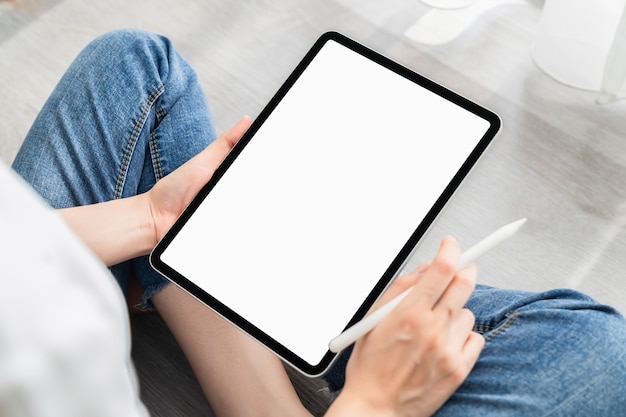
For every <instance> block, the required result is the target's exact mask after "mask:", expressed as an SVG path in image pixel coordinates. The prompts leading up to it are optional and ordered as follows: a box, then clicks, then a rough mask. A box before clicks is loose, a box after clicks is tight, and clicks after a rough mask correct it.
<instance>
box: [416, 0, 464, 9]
mask: <svg viewBox="0 0 626 417" xmlns="http://www.w3.org/2000/svg"><path fill="white" fill-rule="evenodd" d="M420 1H421V2H422V3H424V4H426V5H428V6H430V7H434V8H436V9H460V8H461V7H465V6H469V5H470V4H472V3H474V2H476V0H420Z"/></svg>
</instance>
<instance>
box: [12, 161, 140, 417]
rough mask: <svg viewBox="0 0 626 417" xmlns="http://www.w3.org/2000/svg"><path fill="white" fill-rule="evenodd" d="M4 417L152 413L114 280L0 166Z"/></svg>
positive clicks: (51, 213)
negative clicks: (142, 390)
mask: <svg viewBox="0 0 626 417" xmlns="http://www.w3.org/2000/svg"><path fill="white" fill-rule="evenodd" d="M0 415H2V416H6V417H9V416H10V417H13V416H16V417H17V416H19V417H31V416H37V417H41V416H46V417H47V416H63V417H74V416H76V417H78V416H80V417H84V416H90V417H105V416H107V417H120V416H125V417H126V416H147V415H148V412H147V410H146V408H145V407H144V405H143V404H142V403H141V401H140V399H139V394H138V385H137V381H136V375H135V370H134V367H133V365H132V362H131V359H130V326H129V321H128V313H127V309H126V306H125V303H124V299H123V296H122V294H121V291H120V290H119V287H118V286H117V284H116V282H115V280H114V278H113V277H112V275H111V274H110V273H109V271H108V269H107V268H105V266H104V265H102V264H101V262H100V261H99V260H98V259H97V258H96V257H95V256H94V255H93V254H92V253H91V252H90V251H89V250H88V249H87V248H86V247H85V246H84V245H83V244H82V243H81V242H80V241H79V239H78V238H77V237H75V236H74V235H73V233H72V232H71V231H70V230H69V228H68V227H67V226H66V225H65V223H64V221H63V220H62V218H61V217H60V216H59V215H58V214H57V213H56V212H55V211H54V210H52V209H50V208H49V207H48V206H47V205H46V204H45V202H43V201H42V200H41V199H40V198H39V197H38V196H37V195H36V194H35V193H34V192H33V191H32V190H31V189H30V187H29V186H28V185H27V184H26V183H25V182H23V181H22V179H21V178H19V177H18V176H17V175H16V174H15V173H14V172H12V171H11V170H10V169H9V168H7V167H6V166H5V165H4V164H2V163H0Z"/></svg>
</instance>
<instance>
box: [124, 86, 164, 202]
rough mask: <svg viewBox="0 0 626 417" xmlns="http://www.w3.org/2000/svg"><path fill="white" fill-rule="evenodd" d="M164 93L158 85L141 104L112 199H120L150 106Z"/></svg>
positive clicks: (162, 87) (162, 88)
mask: <svg viewBox="0 0 626 417" xmlns="http://www.w3.org/2000/svg"><path fill="white" fill-rule="evenodd" d="M164 91H165V86H164V85H163V84H159V85H158V86H157V87H156V89H154V90H153V91H152V92H151V93H150V95H149V96H148V98H147V99H146V101H145V102H144V104H143V107H142V109H141V113H140V115H139V118H138V119H137V122H136V123H135V126H134V127H133V130H132V132H131V134H130V138H129V140H128V143H127V144H126V149H124V154H123V155H122V162H121V165H120V169H119V171H118V174H117V181H116V182H115V191H114V194H113V198H114V199H119V198H122V191H123V190H124V183H125V182H126V174H127V172H128V167H129V166H130V160H131V158H132V156H133V152H134V151H135V145H136V144H137V140H138V139H139V134H140V133H141V130H142V129H143V126H144V124H145V123H146V119H147V117H148V114H149V113H150V109H151V108H152V105H153V104H154V102H155V101H156V100H157V99H158V98H159V96H160V95H161V94H163V92H164Z"/></svg>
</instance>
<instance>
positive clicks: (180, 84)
mask: <svg viewBox="0 0 626 417" xmlns="http://www.w3.org/2000/svg"><path fill="white" fill-rule="evenodd" d="M215 137H216V135H215V129H214V127H213V122H212V119H211V115H210V113H209V109H208V105H207V102H206V98H205V96H204V93H203V91H202V89H201V87H200V85H199V83H198V80H197V77H196V74H195V72H194V71H193V69H192V68H191V67H190V66H189V65H188V64H187V62H186V61H185V60H184V59H183V58H182V57H181V56H180V55H179V54H178V53H177V52H176V51H175V50H174V48H173V47H172V44H171V42H170V41H169V40H168V39H166V38H164V37H161V36H157V35H153V34H148V33H144V32H139V31H132V30H123V31H116V32H112V33H108V34H105V35H103V36H101V37H100V38H98V39H96V40H94V41H93V42H92V43H90V44H89V45H88V46H87V47H86V48H85V49H84V50H83V51H82V52H81V53H80V54H79V56H78V57H77V58H76V60H75V61H74V62H73V63H72V64H71V66H70V67H69V69H68V70H67V72H66V73H65V74H64V76H63V77H62V79H61V81H60V82H59V84H58V85H57V87H56V88H55V89H54V91H53V92H52V94H51V95H50V97H49V99H48V100H47V102H46V103H45V105H44V107H43V109H42V110H41V112H40V113H39V115H38V117H37V118H36V120H35V122H34V124H33V126H32V127H31V129H30V131H29V132H28V135H27V136H26V138H25V140H24V143H23V145H22V147H21V148H20V150H19V152H18V154H17V156H16V158H15V161H14V162H13V169H15V171H17V172H18V174H20V175H21V176H22V177H23V178H24V179H25V180H26V181H27V182H29V183H30V184H31V185H32V187H33V188H34V189H35V190H36V191H37V192H38V193H39V194H40V195H41V196H43V197H44V199H46V200H47V201H48V203H50V205H51V206H52V207H54V208H64V207H73V206H79V205H86V204H93V203H99V202H103V201H108V200H112V199H117V198H124V197H128V196H133V195H136V194H140V193H143V192H145V191H147V190H149V189H150V188H151V187H152V186H153V185H154V184H155V182H156V181H158V180H159V179H160V178H162V177H164V176H165V175H167V174H168V173H170V172H172V171H173V170H175V169H176V168H177V167H179V166H180V165H181V164H183V163H184V162H185V161H187V160H188V159H189V158H191V157H192V156H194V155H195V154H197V153H198V152H200V151H201V150H202V149H204V148H205V147H206V146H207V145H208V144H209V143H211V142H212V141H213V140H214V139H215ZM102 222H103V227H106V226H104V225H105V223H106V219H102ZM111 271H112V273H113V275H114V276H115V278H116V279H117V281H118V282H119V284H120V286H121V288H122V290H123V291H124V293H125V294H127V293H128V287H129V282H130V278H131V276H132V275H131V274H135V276H136V277H137V278H138V279H139V282H140V283H141V286H142V287H143V289H144V292H143V297H142V305H143V306H144V307H146V308H150V307H151V303H150V301H149V300H150V297H151V296H152V295H154V294H155V293H156V292H157V291H159V290H160V289H161V288H162V287H163V286H164V285H165V284H166V280H165V279H164V278H163V277H161V275H159V274H158V273H157V272H155V271H154V270H153V269H152V268H151V267H150V265H149V262H148V259H147V257H142V258H138V259H134V260H131V261H128V262H124V263H122V264H119V265H115V266H113V267H112V268H111Z"/></svg>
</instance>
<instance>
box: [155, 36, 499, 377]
mask: <svg viewBox="0 0 626 417" xmlns="http://www.w3.org/2000/svg"><path fill="white" fill-rule="evenodd" d="M331 40H332V41H335V42H337V43H339V44H341V45H343V46H345V47H347V48H349V49H351V50H353V51H355V52H357V53H359V54H361V55H363V56H365V57H367V58H368V59H370V60H372V61H374V62H376V63H378V64H380V65H382V66H383V67H385V68H387V69H389V70H391V71H393V72H395V73H397V74H399V75H401V76H403V77H404V78H406V79H408V80H410V81H412V82H415V83H417V84H419V85H420V86H422V87H424V88H426V89H428V90H430V91H431V92H433V93H435V94H437V95H439V96H441V97H443V98H445V99H446V100H448V101H450V102H452V103H455V104H456V105H458V106H460V107H462V108H464V109H466V110H468V111H470V112H471V113H474V114H475V115H477V116H479V117H481V118H482V119H484V120H486V121H487V122H488V123H489V128H488V129H487V131H486V133H485V134H484V136H483V137H482V139H481V140H480V141H479V142H478V145H476V146H475V148H474V149H473V151H472V152H471V153H470V155H469V156H468V158H467V159H466V160H465V162H464V163H463V164H462V165H461V166H460V168H459V170H458V171H457V173H456V175H455V176H454V178H453V179H452V181H451V182H450V183H449V184H448V186H447V187H446V188H445V190H444V191H443V193H442V194H441V196H440V197H439V199H438V200H437V201H436V202H435V204H434V205H433V206H432V208H431V209H430V211H429V212H428V214H427V215H426V216H425V217H424V219H423V220H422V222H421V223H420V224H419V226H418V227H417V228H416V230H415V231H414V232H413V234H412V235H411V237H410V238H409V240H408V241H407V242H406V244H405V245H404V247H403V248H402V250H400V251H399V253H398V254H397V256H396V258H395V259H394V260H393V261H392V262H391V264H390V265H389V268H388V269H387V271H386V272H385V274H384V275H383V276H382V277H381V279H380V281H379V282H378V284H377V285H376V286H375V287H374V288H373V289H372V291H371V293H370V295H369V296H368V297H367V298H366V299H365V300H364V302H363V304H362V306H361V308H359V309H358V311H356V312H355V314H354V316H353V318H352V320H351V321H350V323H349V324H348V325H347V326H346V327H349V326H351V325H352V324H354V323H356V322H357V321H359V320H360V319H361V318H362V317H363V316H364V315H365V313H366V312H367V311H368V310H369V308H370V307H371V305H372V304H373V303H374V302H375V301H376V299H377V298H378V297H379V296H380V294H381V293H382V292H383V291H384V290H385V288H386V287H387V286H388V284H389V282H390V281H391V280H392V279H393V278H394V276H395V274H396V273H397V271H398V270H399V269H400V268H401V267H402V265H403V264H404V262H405V261H406V259H407V258H408V257H409V256H410V254H411V252H412V250H413V248H414V247H415V245H416V244H417V243H418V242H419V240H420V239H421V237H422V236H423V235H424V233H426V231H427V230H428V228H429V227H430V225H431V224H432V223H433V221H434V220H435V219H436V217H437V215H438V214H439V212H441V210H442V209H443V207H444V206H445V204H446V202H447V201H448V200H449V199H450V197H451V196H452V195H453V193H454V191H455V190H456V189H457V188H458V186H459V185H460V184H461V181H462V180H463V178H465V176H466V175H467V174H468V173H469V171H470V170H471V168H472V166H474V164H475V163H476V162H477V160H478V158H479V157H480V156H481V155H482V154H483V152H484V151H485V149H486V148H487V146H488V145H489V143H490V142H491V141H492V139H493V138H494V137H495V135H496V133H497V132H498V131H499V129H500V125H501V122H500V119H499V117H498V116H497V115H496V114H495V113H494V112H492V111H490V110H488V109H486V108H484V107H483V106H480V105H478V104H476V103H474V102H472V101H470V100H469V99H467V98H465V97H463V96H460V95H459V94H457V93H455V92H453V91H451V90H449V89H447V88H445V87H443V86H441V85H439V84H437V83H435V82H433V81H431V80H429V79H427V78H425V77H424V76H422V75H420V74H417V73H416V72H414V71H412V70H410V69H408V68H406V67H404V66H402V65H400V64H398V63H396V62H395V61H392V60H391V59H388V58H387V57H385V56H383V55H381V54H379V53H377V52H375V51H374V50H372V49H370V48H368V47H366V46H364V45H362V44H360V43H358V42H356V41H354V40H352V39H350V38H348V37H346V36H344V35H342V34H340V33H337V32H327V33H325V34H323V35H322V36H321V37H320V38H319V39H318V40H317V41H316V42H315V44H314V45H313V46H312V47H311V49H310V50H309V51H308V52H307V54H306V55H305V56H304V58H303V59H302V60H301V62H300V63H299V64H298V65H297V66H296V68H295V69H294V71H293V72H292V73H291V74H290V76H289V77H288V78H287V80H286V81H285V82H284V83H283V85H282V86H281V87H280V88H279V90H278V91H277V93H276V94H275V95H274V96H273V98H272V99H271V100H270V101H269V103H268V104H267V106H266V107H265V108H264V109H263V110H262V111H261V113H260V114H259V116H258V117H257V118H256V120H255V121H254V122H253V123H252V125H251V126H250V128H249V129H248V131H247V132H246V133H245V135H244V136H243V138H242V139H241V140H240V141H239V142H238V143H237V145H235V147H234V148H233V149H232V151H231V152H230V153H229V154H228V156H227V157H226V158H225V160H224V161H223V163H222V164H221V165H220V166H219V168H218V169H217V170H216V171H215V173H214V174H213V177H212V178H211V180H210V181H209V182H208V183H207V184H206V185H205V186H204V187H203V188H202V189H201V190H200V192H199V193H198V195H197V196H196V197H195V198H194V199H193V201H192V202H191V204H190V205H189V206H188V207H187V208H186V209H185V210H184V212H183V213H182V214H181V216H180V217H179V218H178V219H177V221H176V222H175V223H174V225H173V226H172V228H171V229H170V230H169V231H168V233H167V234H166V235H165V236H164V237H163V239H162V240H161V241H160V242H159V243H158V244H157V245H156V247H155V248H154V250H153V251H152V253H151V254H150V263H151V265H152V267H153V268H154V269H155V270H156V271H158V272H159V273H161V274H162V275H163V276H165V277H166V278H168V279H169V280H170V281H172V282H173V283H175V284H177V285H178V286H180V287H181V288H182V289H184V290H185V291H187V292H188V293H189V294H191V295H192V296H194V297H195V298H197V299H198V300H200V301H201V302H202V303H204V304H206V305H207V306H209V307H210V308H212V309H213V310H215V311H216V312H217V313H218V314H220V315H221V316H223V317H224V318H225V319H227V320H228V321H230V322H232V323H233V324H235V325H236V326H238V327H239V328H241V329H242V330H243V331H245V332H246V333H248V334H249V335H251V336H252V337H254V338H255V339H257V340H258V341H260V342H261V343H262V344H264V345H265V346H266V347H268V348H269V349H270V350H272V351H273V352H275V353H276V354H277V355H278V356H279V357H281V358H282V359H283V360H284V361H286V362H287V363H289V364H291V365H292V366H294V367H295V368H296V369H298V370H300V371H301V372H302V373H304V374H306V375H310V376H317V375H320V374H323V373H324V372H325V371H326V370H327V369H328V368H329V367H330V365H331V364H332V362H333V360H334V359H335V358H336V356H337V355H336V354H334V353H332V352H330V351H327V352H326V354H325V355H324V356H323V358H321V360H320V362H319V363H317V364H309V363H307V362H306V361H304V360H303V359H301V358H300V357H298V356H297V355H295V354H294V353H293V352H291V351H290V350H289V349H287V348H286V347H285V346H283V345H282V344H280V343H278V342H277V341H276V340H274V339H273V338H272V337H271V336H269V335H268V334H266V333H264V332H263V331H261V330H260V329H258V328H257V327H255V326H254V325H253V324H252V323H250V322H249V321H247V320H246V319H245V318H243V317H241V316H240V315H238V314H237V313H236V312H234V311H232V310H231V309H229V308H228V307H227V306H225V305H224V304H223V303H221V302H220V301H219V300H217V299H216V298H214V297H212V296H211V295H210V294H208V293H207V292H205V291H204V290H202V289H201V288H200V287H198V286H197V285H195V284H194V283H193V282H191V281H190V280H188V279H187V278H185V277H184V276H182V275H181V274H180V273H178V272H177V271H176V270H174V269H172V268H171V267H170V266H169V265H167V264H166V263H164V262H163V261H162V259H161V255H162V254H163V252H164V251H165V249H166V248H167V246H168V245H169V244H170V243H171V242H172V240H173V239H174V237H175V236H176V235H177V233H178V232H179V231H180V230H181V228H182V227H183V225H184V224H185V223H186V222H187V221H188V220H189V218H190V217H191V216H192V215H193V213H194V212H195V211H196V209H197V208H198V207H199V206H200V204H201V203H202V201H203V200H204V199H205V198H206V196H207V195H208V194H209V193H210V192H211V190H212V189H213V187H214V186H215V184H217V182H218V181H219V180H220V178H221V177H222V176H223V175H224V173H225V172H226V171H227V170H228V168H229V167H230V165H231V164H232V163H233V161H234V160H235V159H236V158H237V157H238V155H239V154H240V153H241V151H242V150H243V149H244V148H245V147H246V145H247V144H248V143H249V142H250V140H251V139H252V138H253V137H254V135H255V133H256V132H257V131H258V130H259V128H260V127H261V126H262V125H263V123H264V122H265V120H266V119H267V118H268V117H269V116H270V114H271V113H272V111H273V110H274V109H275V108H276V106H277V105H278V103H279V102H280V101H281V99H282V98H283V97H284V96H285V95H286V94H287V92H288V91H289V89H290V88H291V87H292V86H293V85H294V83H295V82H296V80H297V79H298V78H299V77H300V75H301V74H302V73H303V72H304V71H305V69H306V68H307V66H308V65H309V64H310V63H311V61H312V60H313V59H314V57H315V56H316V55H317V53H318V52H319V51H320V50H321V49H322V47H323V46H324V45H325V44H326V43H327V42H328V41H331Z"/></svg>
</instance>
